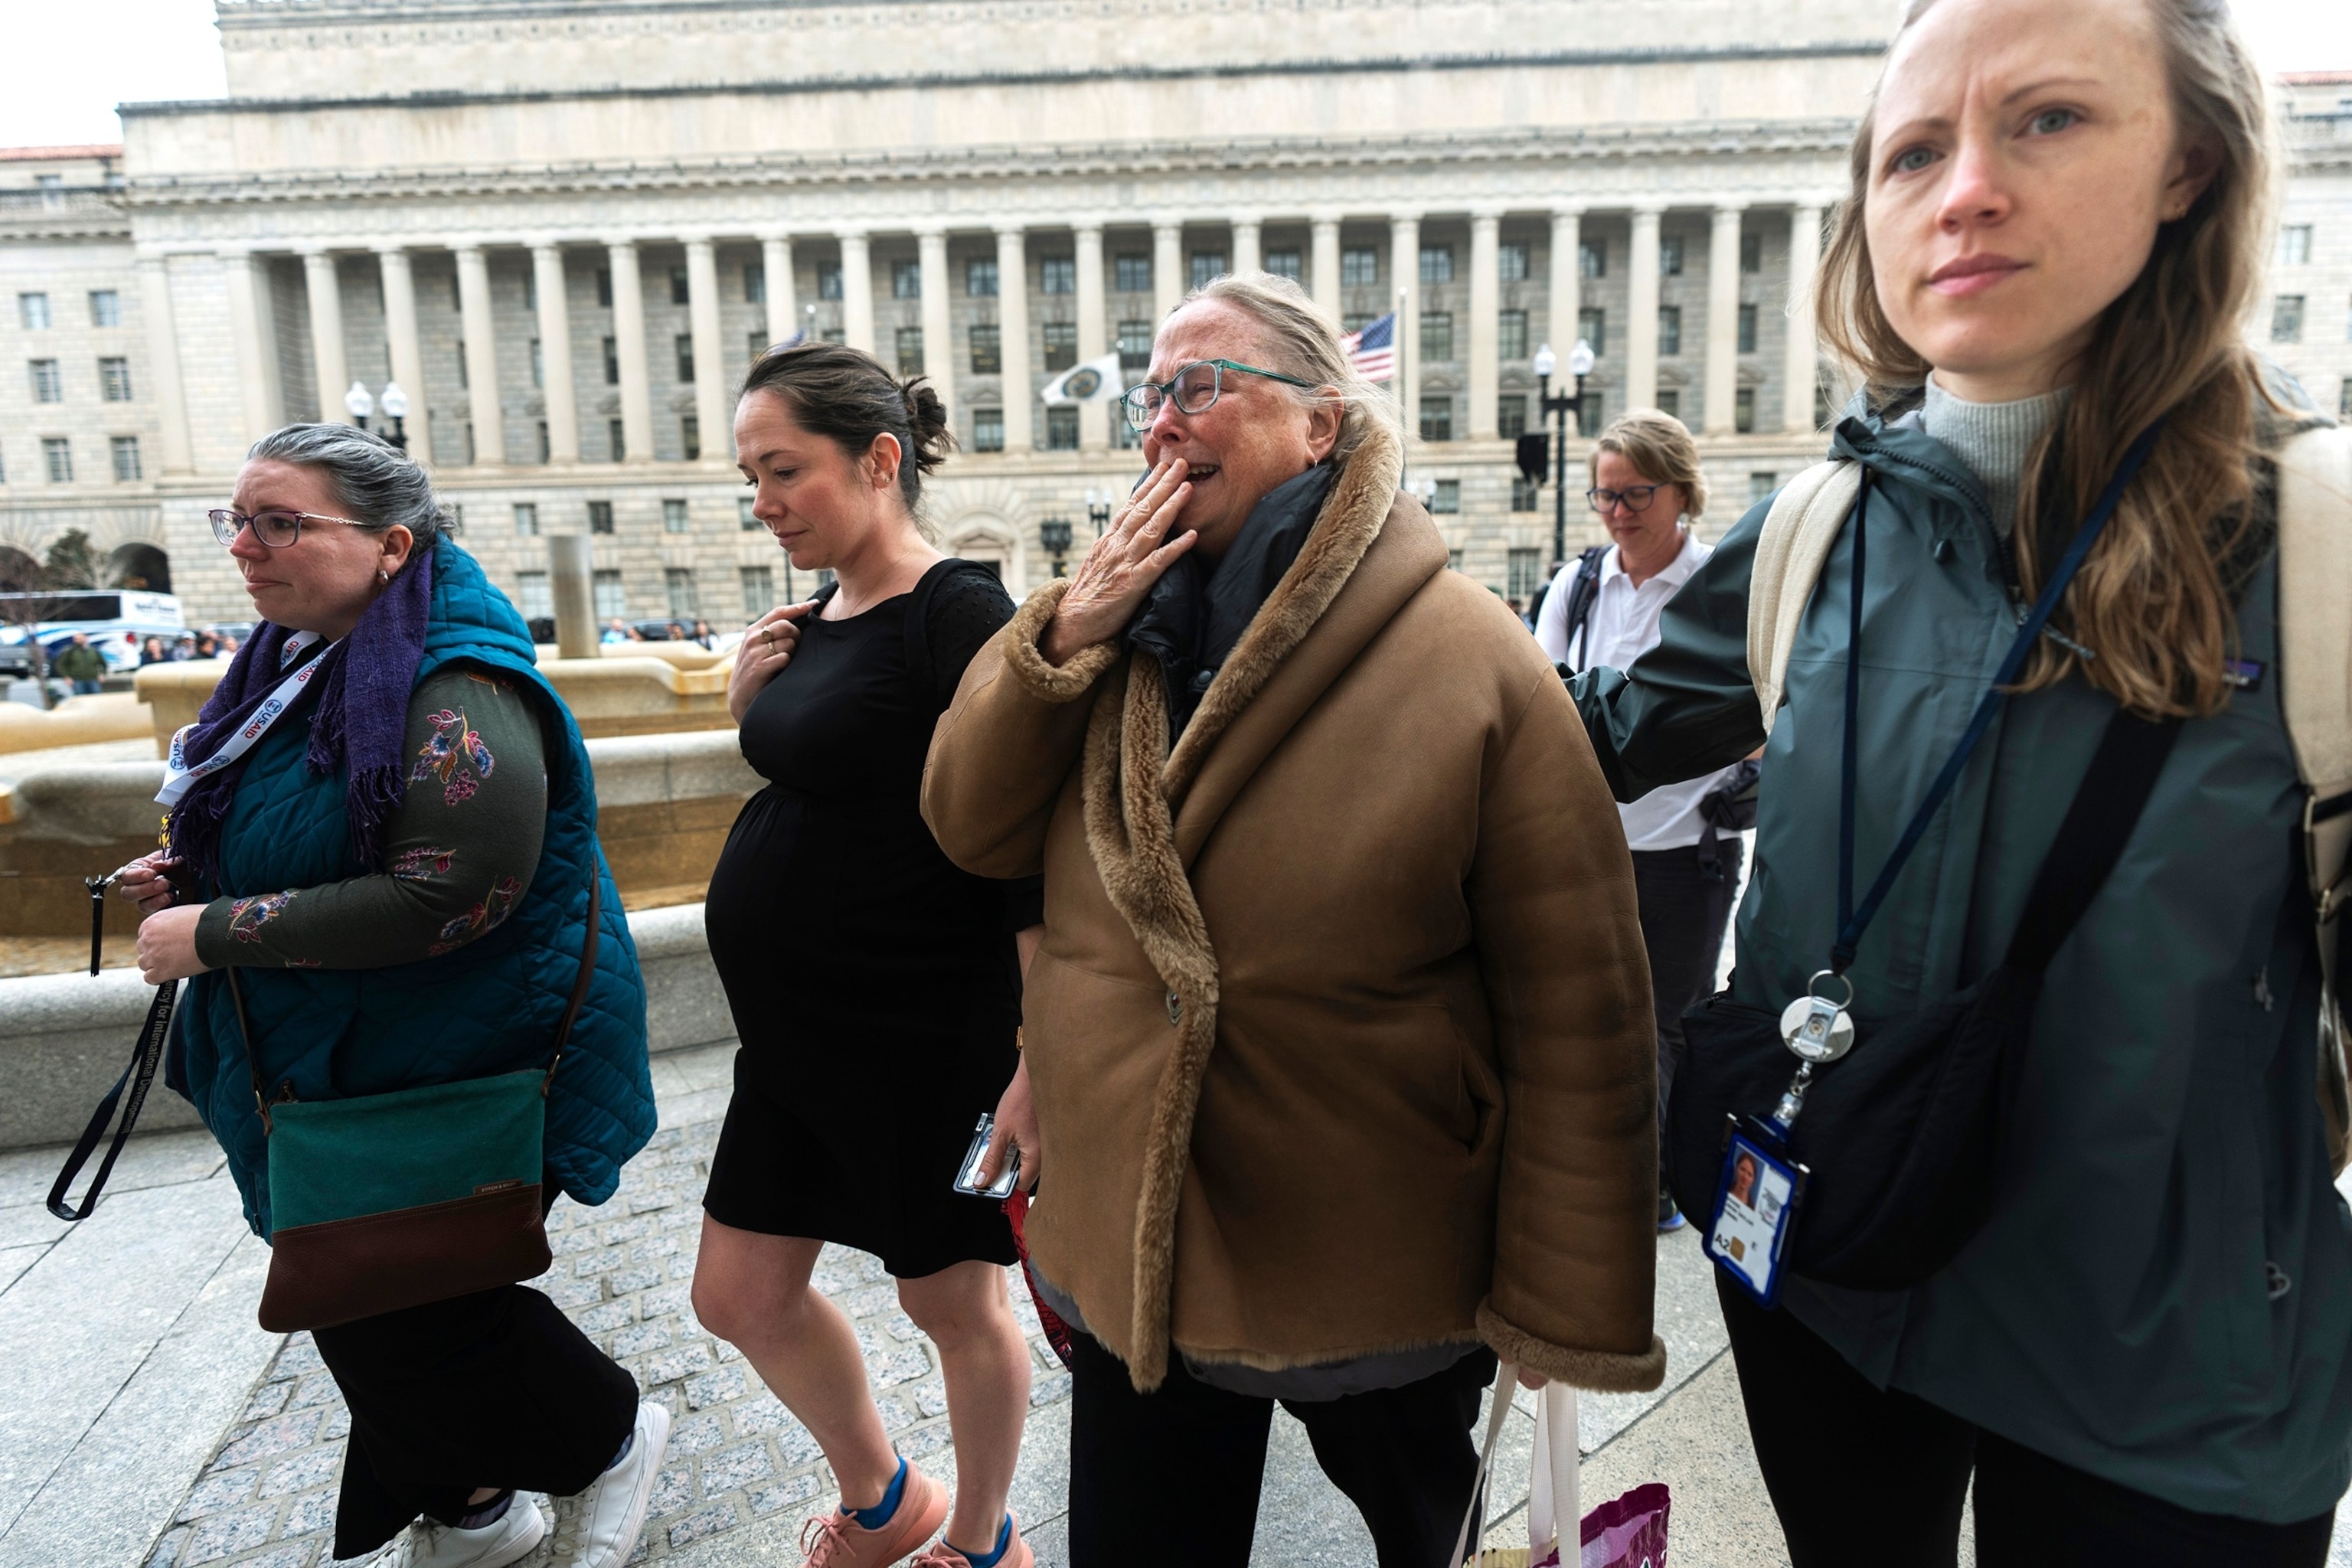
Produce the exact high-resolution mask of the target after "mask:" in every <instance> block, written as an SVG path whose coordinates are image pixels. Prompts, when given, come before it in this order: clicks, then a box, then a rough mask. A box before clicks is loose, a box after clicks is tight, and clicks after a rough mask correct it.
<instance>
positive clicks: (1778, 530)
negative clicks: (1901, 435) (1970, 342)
mask: <svg viewBox="0 0 2352 1568" xmlns="http://www.w3.org/2000/svg"><path fill="white" fill-rule="evenodd" d="M1861 492H1862V468H1861V466H1860V465H1858V464H1855V463H1852V462H1844V461H1837V460H1832V461H1830V462H1826V463H1816V464H1814V465H1813V466H1812V467H1811V468H1807V469H1806V470H1805V471H1804V472H1803V473H1801V474H1799V475H1798V476H1797V477H1796V478H1795V479H1790V481H1789V483H1788V485H1787V486H1786V487H1785V488H1784V489H1782V490H1781V491H1780V494H1779V495H1778V496H1775V497H1774V498H1773V500H1772V510H1771V511H1769V513H1767V514H1766V515H1765V519H1764V532H1763V536H1762V537H1761V538H1759V539H1758V540H1757V542H1756V564H1755V566H1754V568H1753V569H1752V570H1751V571H1750V573H1749V574H1748V679H1750V680H1752V681H1754V682H1755V684H1756V702H1757V706H1758V707H1759V708H1760V709H1762V710H1763V715H1764V731H1765V733H1767V734H1769V733H1771V731H1772V721H1773V719H1774V717H1775V716H1776V715H1777V714H1778V712H1779V711H1780V693H1781V689H1782V688H1783V687H1784V686H1785V685H1786V683H1787V679H1788V674H1789V650H1790V647H1793V646H1795V643H1796V640H1797V623H1798V622H1799V621H1800V620H1801V619H1802V618H1803V616H1804V614H1805V602H1806V601H1807V600H1809V599H1811V597H1812V596H1813V582H1814V580H1815V579H1816V578H1818V577H1819V576H1820V575H1821V574H1822V563H1823V562H1825V561H1827V560H1828V559H1829V555H1830V546H1831V545H1832V544H1834V543H1836V542H1837V536H1838V533H1839V531H1840V530H1842V529H1843V528H1844V527H1845V520H1846V514H1847V513H1849V512H1851V511H1852V510H1853V502H1854V498H1855V497H1856V496H1857V495H1859V494H1861Z"/></svg>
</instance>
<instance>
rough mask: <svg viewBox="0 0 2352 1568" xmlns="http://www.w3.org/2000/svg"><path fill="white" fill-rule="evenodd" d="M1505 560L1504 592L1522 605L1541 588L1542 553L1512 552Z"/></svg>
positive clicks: (1531, 551)
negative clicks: (1506, 563) (1506, 561)
mask: <svg viewBox="0 0 2352 1568" xmlns="http://www.w3.org/2000/svg"><path fill="white" fill-rule="evenodd" d="M1529 510H1533V509H1532V508H1530V509H1529ZM1507 560H1508V565H1507V567H1506V568H1505V573H1506V575H1505V577H1504V582H1505V584H1507V585H1506V587H1505V589H1504V592H1505V593H1507V594H1508V595H1510V596H1511V597H1512V598H1514V599H1517V600H1518V601H1519V603H1521V604H1522V605H1524V604H1526V603H1527V602H1528V600H1529V599H1531V598H1533V597H1534V596H1535V592H1536V590H1537V589H1538V588H1539V587H1541V586H1543V552H1542V551H1540V550H1524V549H1521V550H1514V551H1512V552H1510V555H1509V556H1508V557H1507Z"/></svg>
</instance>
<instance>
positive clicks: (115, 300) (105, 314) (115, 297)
mask: <svg viewBox="0 0 2352 1568" xmlns="http://www.w3.org/2000/svg"><path fill="white" fill-rule="evenodd" d="M2303 233H2304V238H2305V241H2306V242H2308V240H2309V239H2310V237H2311V231H2310V230H2309V229H2307V228H2306V229H2305V230H2304V231H2303ZM2309 248H2310V247H2309V245H2308V243H2306V244H2305V249H2306V250H2307V249H2309ZM89 324H90V325H91V326H93V327H119V326H121V325H122V296H121V294H118V293H116V292H115V291H114V290H113V289H91V290H90V291H89Z"/></svg>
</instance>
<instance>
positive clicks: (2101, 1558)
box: [1716, 1277, 2336, 1568]
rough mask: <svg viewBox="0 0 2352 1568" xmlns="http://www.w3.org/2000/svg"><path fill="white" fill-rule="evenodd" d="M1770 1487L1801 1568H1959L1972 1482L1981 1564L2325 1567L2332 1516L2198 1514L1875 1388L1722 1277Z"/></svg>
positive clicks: (1814, 1337) (1720, 1289)
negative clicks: (2285, 1518) (2286, 1520)
mask: <svg viewBox="0 0 2352 1568" xmlns="http://www.w3.org/2000/svg"><path fill="white" fill-rule="evenodd" d="M1716 1294H1717V1296H1718V1297H1720V1298H1721V1299H1722V1301H1723V1319H1724V1324H1725V1326H1726V1327H1727V1328H1728V1329H1729V1330H1730V1331H1731V1354H1732V1359H1733V1360H1734V1361H1735V1362H1736V1363H1738V1367H1739V1394H1740V1398H1741V1400H1742V1401H1743V1402H1745V1404H1746V1405H1747V1406H1748V1432H1749V1434H1750V1435H1751V1436H1753V1437H1754V1438H1755V1442H1756V1458H1757V1461H1758V1463H1759V1466H1760V1467H1761V1468H1762V1469H1763V1471H1764V1485H1765V1488H1766V1489H1768V1490H1769V1491H1770V1492H1771V1494H1772V1507H1773V1510H1774V1511H1776V1512H1777V1513H1779V1514H1780V1528H1781V1530H1782V1531H1783V1532H1785V1533H1786V1534H1787V1536H1788V1538H1789V1561H1790V1563H1792V1564H1794V1568H1951V1565H1952V1563H1954V1562H1955V1561H1956V1559H1957V1557H1958V1542H1959V1532H1960V1508H1961V1505H1962V1502H1963V1500H1965V1499H1966V1498H1967V1496H1968V1490H1969V1473H1970V1471H1971V1469H1973V1470H1974V1472H1975V1476H1976V1526H1977V1543H1976V1552H1977V1555H1976V1560H1977V1562H1978V1563H1979V1565H1980V1568H2319V1565H2320V1564H2321V1563H2326V1561H2327V1543H2328V1537H2329V1534H2330V1533H2331V1531H2333V1530H2334V1527H2335V1521H2336V1515H2335V1511H2334V1510H2329V1511H2328V1512H2326V1513H2323V1514H2318V1515H2316V1516H2315V1517H2313V1518H2311V1519H2306V1520H2303V1521H2298V1522H2296V1523H2294V1524H2264V1523H2262V1522H2261V1521H2256V1520H2251V1519H2235V1518H2231V1517H2230V1516H2228V1515H2224V1514H2216V1513H2196V1512H2192V1511H2191V1510H2188V1509H2185V1508H2182V1507H2181V1506H2180V1505H2179V1504H2178V1503H2174V1502H2169V1501H2167V1500H2165V1499H2163V1498H2160V1497H2156V1496H2152V1495H2150V1494H2149V1493H2147V1492H2142V1491H2135V1490H2133V1489H2131V1488H2129V1487H2124V1486H2118V1485H2116V1483H2115V1482H2113V1481H2106V1480H2101V1479H2099V1478H2098V1477H2096V1476H2094V1475H2091V1474H2089V1473H2088V1472H2087V1471H2084V1470H2079V1469H2076V1468H2074V1466H2072V1465H2066V1464H2062V1463H2060V1462H2059V1461H2058V1460H2056V1459H2053V1458H2047V1457H2046V1456H2044V1455H2042V1454H2037V1453H2035V1452H2034V1451H2033V1450H2032V1449H2031V1448H2025V1447H2019V1446H2018V1445H2017V1444H2015V1443H2012V1442H2010V1441H2009V1440H2007V1439H2006V1438H2002V1437H1997V1436H1993V1435H1992V1434H1991V1433H1990V1432H1986V1431H1981V1430H1979V1428H1977V1427H1975V1426H1970V1425H1969V1423H1968V1422H1966V1421H1963V1420H1961V1419H1960V1418H1959V1417H1958V1416H1957V1415H1952V1414H1950V1413H1949V1412H1948V1411H1945V1410H1941V1409H1938V1408H1937V1406H1935V1405H1930V1404H1928V1403H1927V1401H1926V1400H1924V1399H1920V1398H1918V1397H1916V1396H1915V1395H1913V1394H1904V1393H1900V1392H1898V1391H1895V1390H1891V1389H1880V1388H1877V1387H1874V1385H1873V1384H1871V1382H1870V1380H1869V1379H1867V1378H1865V1377H1864V1376H1863V1375H1862V1373H1858V1372H1856V1371H1854V1369H1853V1366H1852V1365H1851V1364H1850V1363H1848V1362H1847V1361H1846V1359H1845V1358H1844V1357H1843V1356H1842V1355H1840V1354H1838V1352H1836V1350H1834V1349H1833V1348H1832V1347H1831V1345H1830V1343H1829V1342H1827V1341H1826V1340H1823V1339H1822V1337H1821V1336H1820V1335H1818V1334H1816V1333H1814V1332H1813V1331H1811V1329H1808V1328H1806V1327H1805V1326H1804V1324H1802V1323H1801V1322H1799V1321H1797V1320H1796V1319H1795V1318H1793V1317H1791V1316H1790V1314H1789V1313H1787V1312H1785V1311H1777V1312H1768V1311H1766V1310H1764V1309H1763V1308H1761V1307H1759V1306H1758V1305H1757V1304H1756V1303H1755V1302H1754V1301H1753V1300H1749V1299H1748V1296H1747V1295H1745V1294H1744V1293H1742V1292H1741V1291H1740V1290H1739V1289H1738V1287H1736V1286H1733V1285H1731V1284H1728V1283H1727V1282H1726V1281H1725V1280H1723V1279H1721V1278H1720V1277H1718V1278H1717V1280H1716Z"/></svg>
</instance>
